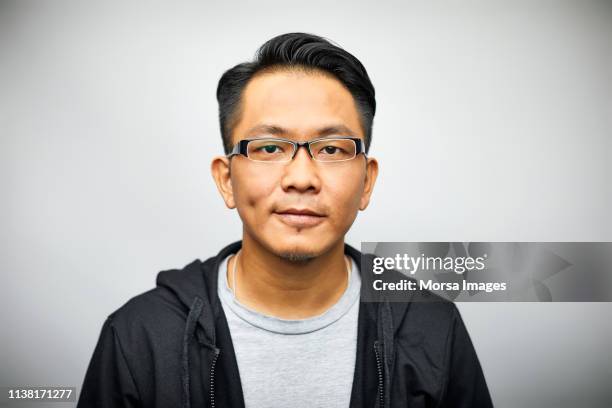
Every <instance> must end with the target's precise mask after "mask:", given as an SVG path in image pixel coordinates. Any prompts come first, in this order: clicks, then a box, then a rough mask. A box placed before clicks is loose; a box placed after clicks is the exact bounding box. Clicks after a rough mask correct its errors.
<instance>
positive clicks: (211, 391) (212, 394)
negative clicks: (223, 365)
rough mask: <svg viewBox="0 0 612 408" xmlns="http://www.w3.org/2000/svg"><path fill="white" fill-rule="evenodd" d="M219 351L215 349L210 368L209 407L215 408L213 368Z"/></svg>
mask: <svg viewBox="0 0 612 408" xmlns="http://www.w3.org/2000/svg"><path fill="white" fill-rule="evenodd" d="M220 352H221V350H220V349H218V348H215V356H214V357H213V361H212V364H211V366H210V407H211V408H215V367H216V365H217V359H218V358H219V353H220Z"/></svg>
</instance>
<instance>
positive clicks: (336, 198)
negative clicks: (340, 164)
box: [327, 169, 365, 225]
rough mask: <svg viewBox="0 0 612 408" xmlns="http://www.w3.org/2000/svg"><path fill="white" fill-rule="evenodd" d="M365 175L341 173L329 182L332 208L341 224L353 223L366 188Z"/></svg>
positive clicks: (353, 172)
mask: <svg viewBox="0 0 612 408" xmlns="http://www.w3.org/2000/svg"><path fill="white" fill-rule="evenodd" d="M364 177H365V175H364V173H363V171H360V170H354V169H353V170H352V171H346V172H341V173H338V174H336V175H334V177H333V179H330V180H329V181H328V184H327V187H328V191H329V195H330V199H331V200H330V201H329V203H330V207H331V211H332V213H333V214H334V217H333V218H334V219H335V220H336V222H337V223H339V224H343V225H344V224H346V223H350V222H352V220H353V219H354V217H355V215H356V213H357V211H358V210H359V204H360V201H361V194H362V192H363V188H364V181H363V180H364Z"/></svg>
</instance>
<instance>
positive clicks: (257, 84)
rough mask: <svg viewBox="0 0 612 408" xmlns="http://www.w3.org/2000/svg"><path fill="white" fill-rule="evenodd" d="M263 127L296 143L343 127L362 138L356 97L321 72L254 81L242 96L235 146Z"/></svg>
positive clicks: (270, 74)
mask: <svg viewBox="0 0 612 408" xmlns="http://www.w3.org/2000/svg"><path fill="white" fill-rule="evenodd" d="M262 126H275V127H278V128H281V129H285V130H286V133H287V134H286V135H285V136H286V137H290V138H292V139H296V140H307V139H309V138H312V137H313V136H316V135H317V132H319V131H320V130H321V129H325V128H329V127H338V128H340V127H344V128H346V129H348V130H350V132H351V133H352V135H354V136H356V137H361V138H363V130H362V128H361V122H360V116H359V112H358V110H357V107H356V104H355V100H354V98H353V96H352V95H351V93H350V92H349V91H348V89H346V88H345V87H344V85H343V84H342V83H341V82H340V81H339V80H337V79H336V78H334V77H333V76H331V75H330V74H326V73H323V72H320V71H303V70H278V71H273V72H266V73H260V74H258V75H256V76H255V77H254V78H252V79H251V80H250V81H249V83H248V84H247V86H246V87H245V89H244V91H243V94H242V99H241V107H240V118H239V121H238V123H237V124H236V126H235V127H234V132H233V139H234V142H236V141H237V140H239V139H242V138H245V137H252V136H256V135H254V134H251V133H252V132H251V130H253V129H257V128H259V129H261V128H262Z"/></svg>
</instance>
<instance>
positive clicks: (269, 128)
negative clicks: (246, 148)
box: [247, 124, 356, 137]
mask: <svg viewBox="0 0 612 408" xmlns="http://www.w3.org/2000/svg"><path fill="white" fill-rule="evenodd" d="M258 133H265V134H269V135H274V136H286V135H288V134H289V133H291V132H290V131H289V130H288V129H285V128H283V127H280V126H276V125H267V124H262V125H257V126H253V127H252V128H250V129H249V130H248V131H247V135H251V136H252V135H256V134H258ZM339 134H343V135H350V136H356V133H355V132H353V131H352V130H351V129H350V128H349V127H347V126H345V125H331V126H325V127H323V128H320V129H319V130H318V131H317V136H318V137H325V136H330V135H339Z"/></svg>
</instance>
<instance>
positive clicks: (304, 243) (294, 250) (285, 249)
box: [272, 237, 326, 263]
mask: <svg viewBox="0 0 612 408" xmlns="http://www.w3.org/2000/svg"><path fill="white" fill-rule="evenodd" d="M322 244H323V245H322ZM272 249H273V252H274V254H275V255H277V256H279V257H280V258H283V259H285V260H288V261H291V262H298V263H305V262H308V261H310V260H311V259H314V258H316V257H317V256H319V255H321V254H322V253H324V252H325V249H326V246H325V245H324V243H323V242H322V241H321V240H315V239H312V238H309V239H306V238H305V237H302V238H298V239H295V237H283V238H282V240H280V241H277V245H272Z"/></svg>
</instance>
